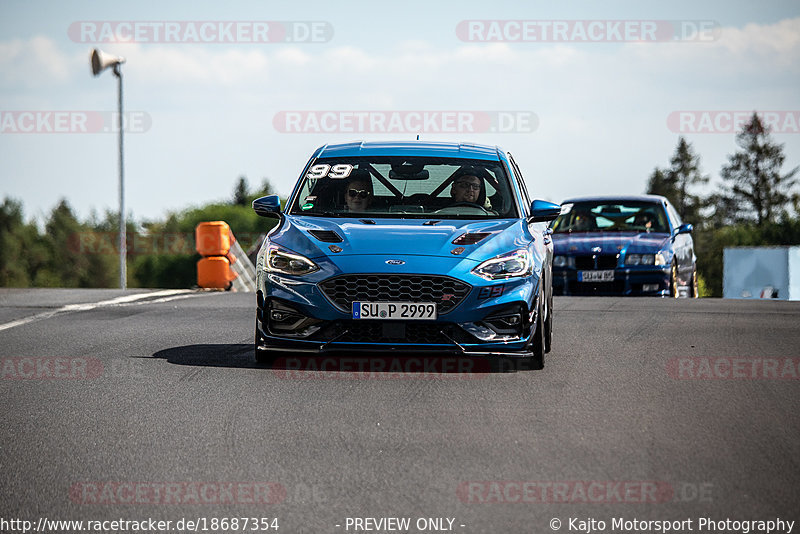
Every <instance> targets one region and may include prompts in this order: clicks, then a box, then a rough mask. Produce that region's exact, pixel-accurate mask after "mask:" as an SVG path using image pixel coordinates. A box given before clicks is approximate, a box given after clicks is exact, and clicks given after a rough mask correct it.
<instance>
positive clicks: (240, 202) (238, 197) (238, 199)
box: [233, 176, 250, 206]
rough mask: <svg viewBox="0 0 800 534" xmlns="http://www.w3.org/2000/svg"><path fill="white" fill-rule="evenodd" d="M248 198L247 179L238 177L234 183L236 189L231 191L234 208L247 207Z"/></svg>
mask: <svg viewBox="0 0 800 534" xmlns="http://www.w3.org/2000/svg"><path fill="white" fill-rule="evenodd" d="M249 196H250V193H249V188H248V185H247V178H245V177H244V176H240V177H239V181H238V182H237V183H236V189H234V190H233V203H234V205H236V206H247V205H248V202H247V198H248V197H249Z"/></svg>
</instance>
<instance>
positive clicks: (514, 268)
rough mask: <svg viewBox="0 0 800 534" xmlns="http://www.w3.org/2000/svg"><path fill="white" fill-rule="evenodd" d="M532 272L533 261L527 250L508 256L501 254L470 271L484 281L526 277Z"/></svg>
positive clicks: (516, 251)
mask: <svg viewBox="0 0 800 534" xmlns="http://www.w3.org/2000/svg"><path fill="white" fill-rule="evenodd" d="M532 271H533V261H532V259H531V255H530V253H529V252H528V251H527V250H515V251H514V252H511V253H508V254H502V255H500V256H497V257H496V258H492V259H490V260H486V261H485V262H483V263H481V264H480V265H478V266H477V267H475V268H474V269H472V272H473V273H474V274H477V275H478V276H480V277H481V278H485V279H486V280H502V279H506V278H517V277H520V276H528V275H530V274H531V272H532Z"/></svg>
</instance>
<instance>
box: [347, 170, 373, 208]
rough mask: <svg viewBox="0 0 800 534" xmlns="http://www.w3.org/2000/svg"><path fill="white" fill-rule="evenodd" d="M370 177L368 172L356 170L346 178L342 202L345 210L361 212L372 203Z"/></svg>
mask: <svg viewBox="0 0 800 534" xmlns="http://www.w3.org/2000/svg"><path fill="white" fill-rule="evenodd" d="M372 194H373V189H372V178H370V175H369V172H367V171H359V170H356V171H354V172H353V174H352V175H351V176H350V178H349V179H348V180H347V184H346V186H345V189H344V203H345V207H346V208H347V211H350V212H353V213H361V212H364V211H368V210H369V207H370V205H372Z"/></svg>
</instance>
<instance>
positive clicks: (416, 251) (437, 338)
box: [253, 141, 561, 368]
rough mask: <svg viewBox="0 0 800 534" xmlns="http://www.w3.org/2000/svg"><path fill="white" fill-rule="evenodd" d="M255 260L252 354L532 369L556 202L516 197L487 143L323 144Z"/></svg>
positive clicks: (273, 212)
mask: <svg viewBox="0 0 800 534" xmlns="http://www.w3.org/2000/svg"><path fill="white" fill-rule="evenodd" d="M253 208H254V210H255V211H256V213H258V214H259V215H262V216H265V217H276V218H278V219H279V222H278V224H277V226H276V227H275V228H274V229H273V230H272V231H271V232H270V233H269V235H268V236H267V237H266V239H265V240H264V243H263V245H262V247H261V249H260V252H259V254H258V260H257V266H256V270H257V285H258V289H257V313H256V334H255V357H256V360H257V361H259V362H268V361H271V360H272V359H273V358H275V357H276V356H278V355H279V354H280V353H281V352H307V353H313V354H320V353H327V352H331V351H347V352H349V353H353V352H359V351H362V352H383V353H386V352H392V351H394V352H395V353H397V352H398V351H402V352H413V353H418V352H436V353H449V354H456V355H463V356H470V357H472V356H487V357H493V356H497V357H519V358H525V359H528V360H529V361H530V364H531V367H533V368H541V367H542V366H543V364H544V354H545V352H547V351H548V350H549V348H550V344H551V338H552V322H553V308H552V305H553V300H552V281H553V279H552V257H553V244H552V242H551V237H550V235H549V230H548V229H547V222H548V221H552V220H553V219H555V218H556V217H557V216H558V214H559V213H560V211H561V209H560V206H559V205H558V204H553V203H550V202H545V201H542V200H533V201H531V200H530V196H529V193H528V191H527V189H526V187H525V182H524V180H523V178H522V174H521V173H520V171H519V168H518V167H517V165H516V163H515V162H514V159H513V158H512V156H511V154H510V153H507V152H505V151H503V150H502V149H501V148H499V147H491V146H482V145H471V144H457V143H436V142H422V141H413V142H396V143H383V142H381V143H366V142H356V143H348V144H337V145H325V146H322V147H320V148H318V149H317V150H316V151H315V152H314V154H313V155H312V156H311V158H310V159H309V160H308V162H307V163H306V165H305V167H304V168H303V170H302V173H301V174H300V178H299V180H298V182H297V185H296V186H295V188H294V191H293V192H292V194H291V196H290V197H289V199H288V201H287V203H286V205H285V206H284V207H283V208H281V206H280V201H279V199H278V197H277V196H268V197H262V198H259V199H257V200H255V201H254V202H253Z"/></svg>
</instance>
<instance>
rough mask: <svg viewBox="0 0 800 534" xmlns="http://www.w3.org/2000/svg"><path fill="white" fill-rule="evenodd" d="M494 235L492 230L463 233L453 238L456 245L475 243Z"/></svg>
mask: <svg viewBox="0 0 800 534" xmlns="http://www.w3.org/2000/svg"><path fill="white" fill-rule="evenodd" d="M490 235H492V233H491V232H472V233H467V234H461V235H460V236H458V237H457V238H455V239H454V240H453V244H454V245H474V244H475V243H478V242H480V241H483V240H484V239H486V238H487V237H489V236H490Z"/></svg>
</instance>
